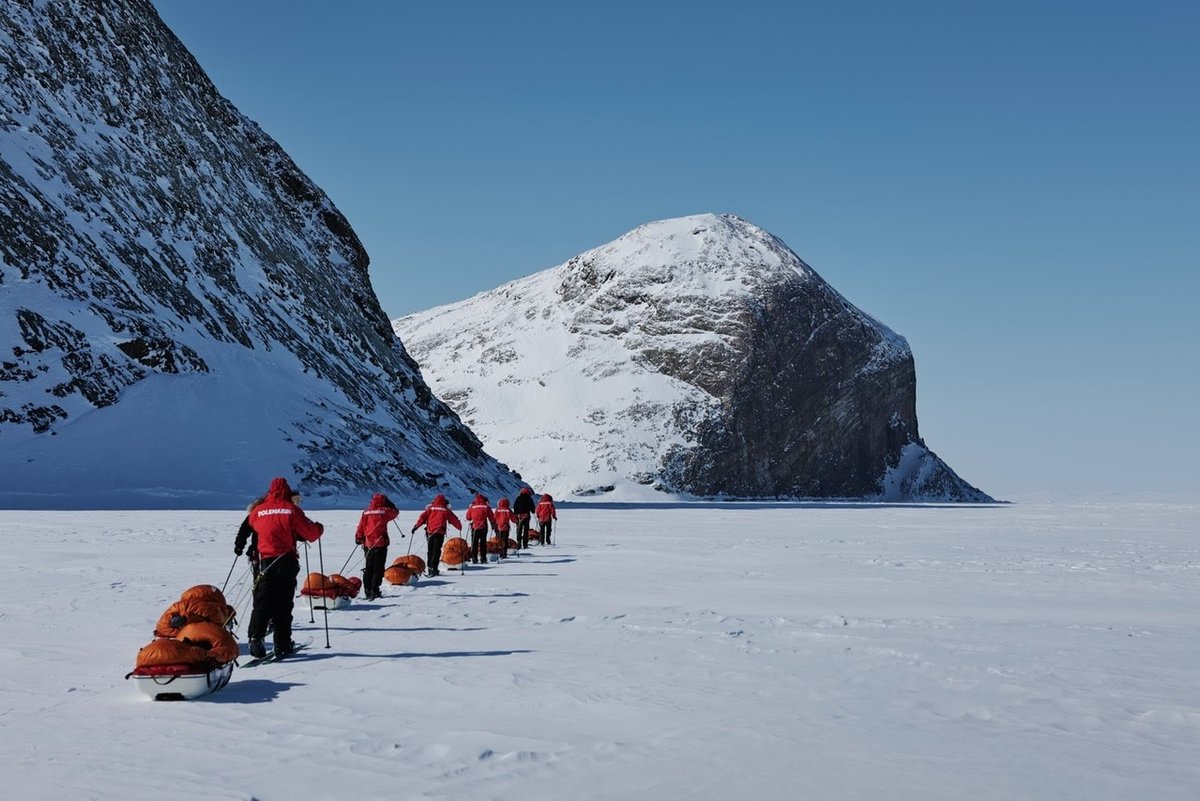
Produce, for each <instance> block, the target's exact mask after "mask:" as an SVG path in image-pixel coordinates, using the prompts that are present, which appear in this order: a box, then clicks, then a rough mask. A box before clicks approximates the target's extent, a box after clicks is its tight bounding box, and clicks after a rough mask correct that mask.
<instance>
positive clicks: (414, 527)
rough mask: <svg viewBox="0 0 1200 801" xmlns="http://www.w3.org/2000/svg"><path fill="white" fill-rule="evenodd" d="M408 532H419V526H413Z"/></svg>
mask: <svg viewBox="0 0 1200 801" xmlns="http://www.w3.org/2000/svg"><path fill="white" fill-rule="evenodd" d="M408 533H409V534H416V533H417V527H416V526H413V527H412V529H411V530H410V531H409V532H408Z"/></svg>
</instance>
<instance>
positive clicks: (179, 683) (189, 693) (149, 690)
mask: <svg viewBox="0 0 1200 801" xmlns="http://www.w3.org/2000/svg"><path fill="white" fill-rule="evenodd" d="M186 670H194V669H191V668H185V669H181V670H180V672H178V673H174V674H169V675H164V674H155V675H147V674H139V673H138V671H137V670H135V671H133V672H132V673H130V674H129V675H128V676H126V677H125V678H127V679H133V683H134V684H136V685H137V688H138V689H139V690H141V691H142V694H143V695H145V696H147V697H148V698H150V700H152V701H191V700H192V699H195V698H200V697H201V696H205V695H208V694H209V693H215V692H216V691H217V690H219V689H221V688H222V687H224V686H225V685H226V684H228V683H229V678H230V676H232V675H233V663H232V662H226V663H225V664H223V665H220V666H218V667H215V668H213V669H212V670H210V671H208V672H203V671H201V672H198V673H197V672H190V673H189V672H185V671H186Z"/></svg>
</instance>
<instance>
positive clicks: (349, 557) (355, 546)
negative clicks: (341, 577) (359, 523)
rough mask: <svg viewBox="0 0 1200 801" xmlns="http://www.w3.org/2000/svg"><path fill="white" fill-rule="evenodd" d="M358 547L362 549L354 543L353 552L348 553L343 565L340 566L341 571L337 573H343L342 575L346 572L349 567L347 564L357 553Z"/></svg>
mask: <svg viewBox="0 0 1200 801" xmlns="http://www.w3.org/2000/svg"><path fill="white" fill-rule="evenodd" d="M360 547H362V546H360V545H359V544H358V543H357V542H356V543H354V550H353V551H351V552H350V555H349V556H347V557H346V561H345V563H344V564H343V565H342V569H341V570H339V571H338V573H343V574H344V573H345V572H346V568H347V567H348V566H349V564H350V560H351V559H353V558H354V554H356V553H358V549H359V548H360Z"/></svg>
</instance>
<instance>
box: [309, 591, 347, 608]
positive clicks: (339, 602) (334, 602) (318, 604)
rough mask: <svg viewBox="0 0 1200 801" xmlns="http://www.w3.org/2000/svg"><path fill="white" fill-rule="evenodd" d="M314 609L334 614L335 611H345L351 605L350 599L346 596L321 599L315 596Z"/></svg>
mask: <svg viewBox="0 0 1200 801" xmlns="http://www.w3.org/2000/svg"><path fill="white" fill-rule="evenodd" d="M312 602H313V609H325V610H328V611H330V612H332V611H333V610H335V609H345V608H346V607H347V606H349V605H350V599H349V598H347V597H346V596H344V595H339V596H338V597H336V598H321V597H319V596H314V597H313V599H312Z"/></svg>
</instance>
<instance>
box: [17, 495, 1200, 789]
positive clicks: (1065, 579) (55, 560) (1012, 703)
mask: <svg viewBox="0 0 1200 801" xmlns="http://www.w3.org/2000/svg"><path fill="white" fill-rule="evenodd" d="M1198 512H1200V509H1198V508H1197V507H1194V506H1134V505H1126V506H1122V505H1111V506H1103V505H1094V506H1073V507H1060V508H1055V507H1051V506H1033V507H988V508H930V507H879V508H846V507H843V508H837V507H830V508H820V507H817V508H813V507H811V506H807V507H805V508H800V507H797V506H787V505H783V506H780V507H777V508H770V507H767V508H761V507H756V508H747V509H744V510H740V509H730V508H728V507H715V506H714V507H709V506H697V507H695V508H686V509H661V508H659V509H653V508H642V509H637V508H631V509H594V508H576V509H570V508H567V509H563V510H562V518H563V519H562V526H561V529H560V531H559V533H558V540H559V542H558V544H557V545H556V546H554V547H551V548H544V549H543V548H539V547H537V546H535V547H534V548H533V549H532V552H531V553H530V554H529V555H527V556H522V557H520V558H513V559H511V560H509V561H508V562H507V563H493V564H489V565H487V566H483V567H479V568H477V569H475V570H471V569H470V567H469V566H468V570H467V574H466V575H465V576H462V575H459V574H458V573H457V572H456V571H446V570H443V574H442V575H441V576H439V577H437V578H435V579H428V578H426V579H422V580H421V581H420V583H419V584H418V585H416V586H411V587H389V586H388V585H386V584H385V597H384V598H383V599H381V600H380V601H376V602H370V603H368V602H365V601H363V600H361V599H358V600H357V601H356V602H355V603H354V604H353V605H352V606H351V607H350V608H348V609H345V610H339V611H335V612H331V613H330V614H329V637H330V642H331V645H332V647H331V648H329V649H326V648H325V647H324V644H325V631H324V628H323V626H322V623H323V615H322V613H321V612H320V611H317V612H316V613H315V614H314V615H313V617H314V620H315V622H314V623H310V622H309V610H308V606H307V603H306V602H305V601H304V599H298V600H297V602H296V608H295V616H296V628H297V638H303V639H308V638H311V639H312V641H313V643H312V645H311V646H310V647H309V649H307V650H306V651H305V652H304V654H303V655H302V656H301V657H298V658H296V659H294V660H291V661H285V662H283V663H280V664H275V665H264V666H261V667H256V668H254V669H253V670H235V672H234V678H233V681H232V682H231V683H230V685H229V686H228V687H227V688H225V689H224V690H222V691H220V692H218V693H216V694H214V695H212V696H208V697H206V698H205V699H202V700H199V701H195V702H190V703H153V702H150V701H148V700H146V699H145V698H144V697H143V696H142V695H141V694H140V693H138V691H137V689H136V688H135V687H134V686H132V684H131V683H130V682H125V681H123V680H122V676H123V675H124V674H125V673H126V672H127V671H128V670H130V669H131V668H132V667H133V662H134V657H135V655H136V652H137V649H138V648H139V647H141V646H142V645H144V644H145V643H147V642H148V641H149V640H150V638H151V630H152V628H153V626H154V622H155V621H156V619H157V617H158V615H159V614H160V613H161V611H162V610H163V609H164V608H165V607H166V606H167V605H169V604H170V603H171V602H172V601H174V600H175V599H176V598H177V597H178V594H179V593H180V592H181V591H182V590H183V589H185V588H187V587H189V586H191V585H193V584H198V583H214V584H217V585H220V584H221V582H222V580H223V578H224V576H225V575H226V572H227V571H228V570H229V566H230V561H231V560H232V554H231V553H230V551H231V550H232V548H231V545H232V541H233V537H234V534H235V532H236V529H237V526H238V523H239V522H240V520H241V517H242V513H241V512H237V511H230V512H212V511H206V512H177V513H164V512H90V513H89V512H24V511H0V536H3V542H4V544H5V546H6V552H7V553H6V555H7V558H6V559H5V560H4V562H3V566H2V567H0V577H2V581H0V586H2V587H3V588H4V589H3V593H4V596H3V598H4V601H5V602H4V603H3V604H0V629H2V630H3V632H4V637H3V638H2V640H0V732H2V733H0V774H2V775H4V776H6V777H8V778H7V781H8V783H9V790H8V793H6V795H7V797H10V798H19V799H42V798H45V799H51V798H55V799H57V798H64V797H76V798H122V799H129V800H131V801H134V800H136V799H163V798H182V797H189V798H191V797H203V798H220V799H249V798H257V799H264V801H265V800H266V799H284V798H294V797H314V796H333V795H337V796H341V795H344V794H346V793H352V794H353V795H354V796H355V797H357V798H448V799H449V798H452V799H489V798H502V799H503V798H531V799H542V798H545V799H551V798H567V797H569V798H576V799H578V798H584V799H592V798H594V799H602V798H603V799H607V798H632V799H663V798H692V799H725V798H728V797H730V796H733V795H736V796H741V797H752V798H762V799H776V798H778V799H785V798H786V799H790V798H840V799H877V798H917V799H962V798H973V799H1051V798H1088V799H1091V800H1093V801H1094V800H1095V799H1128V798H1131V797H1144V798H1153V799H1193V798H1195V797H1196V795H1195V794H1196V788H1197V787H1200V767H1198V766H1200V693H1197V690H1196V682H1195V666H1196V664H1197V662H1198V660H1197V657H1198V656H1200V644H1198V643H1197V640H1196V637H1195V623H1196V618H1195V610H1196V609H1197V608H1200V603H1198V602H1200V597H1198V596H1200V591H1198V589H1197V581H1196V579H1197V573H1198V571H1200V540H1198V539H1197V536H1196V535H1197V533H1198V532H1200V524H1198V521H1200V514H1198ZM311 514H312V516H313V517H314V518H316V519H318V520H321V521H323V522H325V523H326V525H327V535H326V538H325V539H324V540H323V541H322V551H323V554H321V555H322V556H323V558H324V565H325V568H326V571H327V572H334V571H335V570H336V569H337V567H338V566H339V565H341V564H342V562H343V560H345V559H346V557H347V554H348V553H352V551H351V547H352V546H351V538H352V533H353V529H354V524H355V523H356V522H357V513H349V512H313V513H311ZM415 516H416V512H415V511H412V512H405V513H404V514H403V515H402V517H401V523H404V522H405V521H411V520H412V519H415ZM421 545H422V543H421V542H420V540H419V539H418V542H417V546H416V547H414V551H419V550H421ZM407 547H408V541H407V540H401V539H399V538H397V539H396V541H395V542H393V544H392V547H391V549H390V551H389V562H390V561H391V560H392V559H394V558H395V557H396V556H398V555H400V554H402V553H404V552H405V549H406V548H407ZM308 555H309V563H310V567H311V569H312V570H317V569H318V559H319V555H318V551H317V549H316V548H312V549H310V551H309V554H308ZM243 565H244V562H240V563H239V564H238V567H237V569H236V570H235V571H234V573H233V579H232V580H231V582H230V584H231V591H230V593H229V594H230V597H231V600H235V599H236V598H237V592H236V588H235V585H236V584H237V582H238V580H239V578H240V577H241V576H242V575H243V573H244V571H243V567H242V566H243ZM353 567H354V566H353V563H352V565H351V569H348V570H347V571H346V572H347V573H348V574H349V573H351V572H353ZM242 598H243V600H242V601H241V603H239V604H238V607H239V613H240V617H241V621H242V626H241V629H240V631H239V638H240V639H241V640H242V641H243V643H244V639H245V637H244V625H245V621H246V620H247V619H248V617H249V605H248V603H247V602H246V600H244V595H243V596H242Z"/></svg>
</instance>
